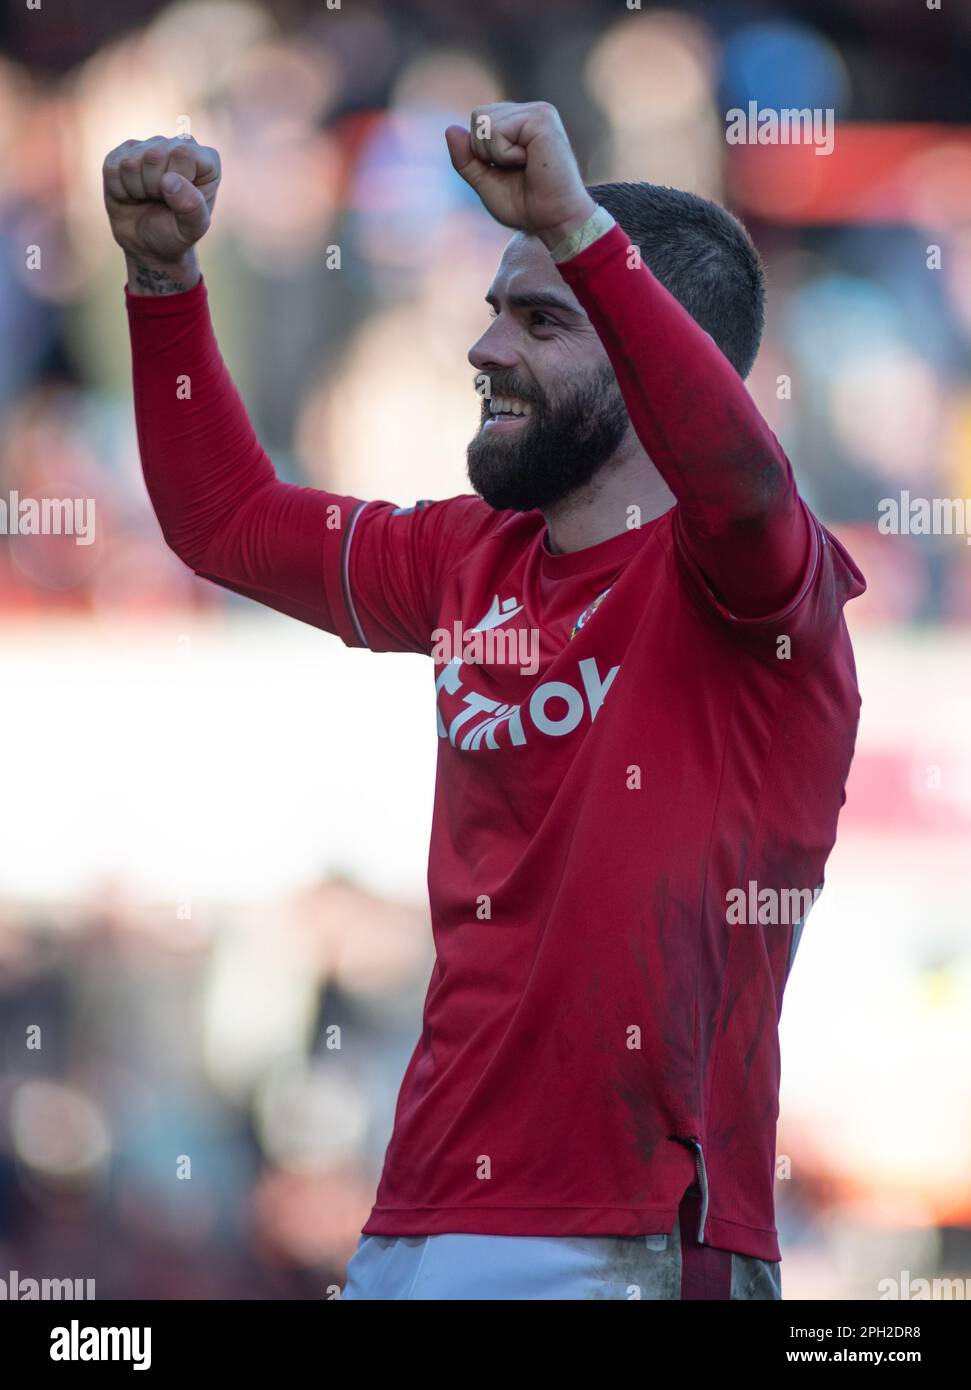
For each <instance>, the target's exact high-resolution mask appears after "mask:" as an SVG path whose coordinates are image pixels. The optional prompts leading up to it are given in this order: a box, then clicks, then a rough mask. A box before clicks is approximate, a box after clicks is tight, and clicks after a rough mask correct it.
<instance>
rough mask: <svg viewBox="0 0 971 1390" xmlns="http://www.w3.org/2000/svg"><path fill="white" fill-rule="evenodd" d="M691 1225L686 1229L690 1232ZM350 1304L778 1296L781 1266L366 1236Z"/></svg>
mask: <svg viewBox="0 0 971 1390" xmlns="http://www.w3.org/2000/svg"><path fill="white" fill-rule="evenodd" d="M686 1232H687V1228H685V1233H686ZM342 1297H343V1298H350V1299H405V1300H409V1299H487V1300H498V1299H524V1300H525V1299H624V1300H628V1301H631V1300H637V1299H684V1298H708V1299H720V1298H731V1299H771V1300H776V1299H781V1297H782V1282H781V1276H780V1267H779V1263H778V1262H772V1261H769V1260H760V1259H756V1258H755V1257H754V1256H750V1255H738V1254H733V1253H732V1252H731V1251H728V1250H713V1249H712V1248H711V1247H710V1246H699V1245H698V1244H697V1242H696V1241H693V1240H692V1239H691V1237H690V1235H687V1234H685V1239H684V1244H682V1230H681V1229H680V1226H679V1222H677V1221H676V1222H675V1225H674V1229H673V1230H672V1232H671V1233H670V1235H668V1236H661V1235H658V1236H483V1235H435V1236H362V1237H361V1239H360V1241H359V1242H358V1247H357V1250H356V1251H355V1253H354V1255H353V1256H352V1257H351V1259H350V1261H349V1262H348V1266H347V1283H346V1285H345V1287H344V1291H343V1294H342Z"/></svg>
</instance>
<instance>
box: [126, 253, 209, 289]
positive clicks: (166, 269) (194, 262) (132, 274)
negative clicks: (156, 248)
mask: <svg viewBox="0 0 971 1390" xmlns="http://www.w3.org/2000/svg"><path fill="white" fill-rule="evenodd" d="M125 265H126V266H127V267H128V288H129V289H130V290H131V292H132V294H148V295H161V294H182V293H183V292H184V291H185V290H191V289H192V288H193V287H194V286H195V285H198V283H199V280H200V278H201V276H202V271H201V270H200V268H199V258H198V256H197V255H196V253H195V250H191V251H189V252H188V253H187V255H185V256H184V257H183V258H182V260H180V261H157V260H153V259H152V257H150V256H131V255H127V254H126V256H125Z"/></svg>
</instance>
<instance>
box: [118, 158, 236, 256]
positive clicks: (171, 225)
mask: <svg viewBox="0 0 971 1390" xmlns="http://www.w3.org/2000/svg"><path fill="white" fill-rule="evenodd" d="M102 172H103V174H104V195H105V207H106V208H107V210H108V220H109V222H110V223H111V234H112V236H113V237H114V239H115V241H117V243H118V245H119V246H120V247H121V248H122V250H123V251H124V252H125V254H126V255H127V256H131V257H133V258H134V259H136V260H145V261H147V262H149V263H150V264H152V265H156V264H163V265H166V264H169V263H172V264H176V263H178V262H179V261H181V260H183V259H184V258H185V257H186V256H187V255H188V254H189V253H190V252H191V250H192V247H193V246H194V245H195V243H196V242H197V241H198V240H199V238H200V237H203V236H205V234H206V232H207V231H208V230H209V222H210V219H211V213H212V208H213V204H214V203H215V201H216V192H217V190H218V188H219V178H220V174H221V167H220V163H219V155H218V154H217V153H216V151H215V150H214V149H212V148H210V147H209V146H208V145H199V144H197V143H196V141H195V140H194V139H193V137H192V136H191V135H184V136H180V137H178V138H173V139H167V138H166V137H165V136H164V135H155V136H153V137H152V139H151V140H126V141H125V142H124V143H123V144H121V145H118V146H117V147H116V148H115V149H113V150H112V151H111V153H110V154H109V155H108V156H107V158H106V159H105V162H104V165H103V168H102Z"/></svg>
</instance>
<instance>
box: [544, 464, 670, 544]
mask: <svg viewBox="0 0 971 1390" xmlns="http://www.w3.org/2000/svg"><path fill="white" fill-rule="evenodd" d="M674 504H675V497H674V493H673V492H672V491H671V489H670V488H669V487H668V485H667V483H666V482H665V481H664V479H663V478H662V477H661V475H660V473H659V472H658V471H657V469H656V468H655V467H654V465H653V463H651V461H650V459H649V458H648V457H647V455H646V454H645V453H644V450H643V449H641V448H637V449H636V450H634V451H632V452H631V453H630V454H629V455H627V456H621V457H618V458H616V459H612V460H611V461H610V463H607V464H605V465H604V467H603V468H602V469H601V471H600V472H599V473H598V474H597V476H596V477H595V478H594V479H593V480H592V481H591V482H590V483H588V484H587V486H586V487H585V488H581V489H580V490H579V491H578V492H574V493H572V494H571V495H570V496H569V497H567V498H564V500H563V501H562V502H558V503H556V505H555V506H553V507H550V508H549V509H548V510H547V511H546V512H545V516H546V542H547V545H548V546H549V548H550V550H551V551H552V552H553V553H554V554H569V553H570V552H571V551H574V550H586V549H587V548H588V547H589V546H591V545H599V544H600V542H601V541H606V540H609V539H610V538H611V536H619V535H621V534H622V533H623V532H624V531H630V530H635V529H636V528H637V527H638V526H643V524H644V523H645V522H646V521H653V520H654V519H655V517H659V516H662V515H663V514H664V513H665V512H667V511H670V509H671V508H672V507H673V506H674Z"/></svg>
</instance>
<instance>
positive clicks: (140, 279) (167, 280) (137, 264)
mask: <svg viewBox="0 0 971 1390" xmlns="http://www.w3.org/2000/svg"><path fill="white" fill-rule="evenodd" d="M132 269H133V270H134V272H135V284H136V285H137V286H138V288H139V289H140V290H141V291H142V292H143V293H144V294H181V293H182V291H183V290H184V289H185V288H186V286H185V284H184V283H183V281H181V280H173V278H172V276H171V275H170V274H169V273H168V271H167V270H153V269H152V268H151V266H147V265H142V263H141V261H133V262H132Z"/></svg>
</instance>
